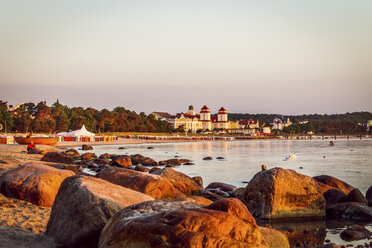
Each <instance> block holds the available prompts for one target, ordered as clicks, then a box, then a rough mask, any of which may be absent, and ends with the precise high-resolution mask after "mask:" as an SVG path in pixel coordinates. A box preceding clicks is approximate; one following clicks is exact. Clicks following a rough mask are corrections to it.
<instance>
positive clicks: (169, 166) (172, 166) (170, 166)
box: [165, 164, 176, 168]
mask: <svg viewBox="0 0 372 248" xmlns="http://www.w3.org/2000/svg"><path fill="white" fill-rule="evenodd" d="M165 167H166V168H174V167H176V166H175V165H174V164H167V165H166V166H165Z"/></svg>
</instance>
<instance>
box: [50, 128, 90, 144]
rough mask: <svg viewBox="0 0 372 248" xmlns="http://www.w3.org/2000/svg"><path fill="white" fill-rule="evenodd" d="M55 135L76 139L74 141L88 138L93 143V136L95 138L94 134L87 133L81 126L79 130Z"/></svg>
mask: <svg viewBox="0 0 372 248" xmlns="http://www.w3.org/2000/svg"><path fill="white" fill-rule="evenodd" d="M57 135H61V136H70V137H71V136H72V137H76V141H80V140H81V138H82V137H84V139H86V138H89V141H94V136H95V134H94V133H91V132H89V131H88V130H87V129H86V128H85V125H83V126H82V127H81V129H80V130H75V131H71V132H62V133H57ZM84 141H86V140H84Z"/></svg>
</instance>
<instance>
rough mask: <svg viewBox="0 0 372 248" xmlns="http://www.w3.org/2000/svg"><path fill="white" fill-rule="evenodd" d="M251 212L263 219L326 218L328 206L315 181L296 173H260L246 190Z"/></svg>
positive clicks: (290, 171)
mask: <svg viewBox="0 0 372 248" xmlns="http://www.w3.org/2000/svg"><path fill="white" fill-rule="evenodd" d="M244 199H245V201H246V203H247V205H248V209H249V211H250V212H251V213H252V214H253V215H254V216H255V217H258V218H262V219H282V218H311V219H314V218H324V217H325V208H326V202H325V199H324V197H323V194H322V192H321V191H320V189H319V186H318V184H317V183H316V181H315V180H314V179H313V178H311V177H308V176H305V175H302V174H299V173H297V172H296V171H294V170H286V169H283V168H273V169H270V170H266V171H261V172H259V173H257V174H256V175H255V176H254V177H253V178H252V180H251V181H250V182H249V184H248V185H247V187H246V191H245V198H244Z"/></svg>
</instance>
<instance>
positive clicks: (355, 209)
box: [342, 204, 372, 221]
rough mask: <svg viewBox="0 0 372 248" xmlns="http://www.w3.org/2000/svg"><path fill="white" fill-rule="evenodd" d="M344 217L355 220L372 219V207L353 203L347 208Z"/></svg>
mask: <svg viewBox="0 0 372 248" xmlns="http://www.w3.org/2000/svg"><path fill="white" fill-rule="evenodd" d="M342 218H344V219H347V220H353V221H372V207H369V206H365V205H362V204H357V205H352V206H350V207H348V208H347V209H346V210H345V212H344V213H343V214H342Z"/></svg>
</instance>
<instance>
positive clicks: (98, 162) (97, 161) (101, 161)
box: [93, 158, 110, 165]
mask: <svg viewBox="0 0 372 248" xmlns="http://www.w3.org/2000/svg"><path fill="white" fill-rule="evenodd" d="M93 163H94V164H96V165H105V164H109V163H110V160H108V159H102V158H96V159H95V160H93Z"/></svg>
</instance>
